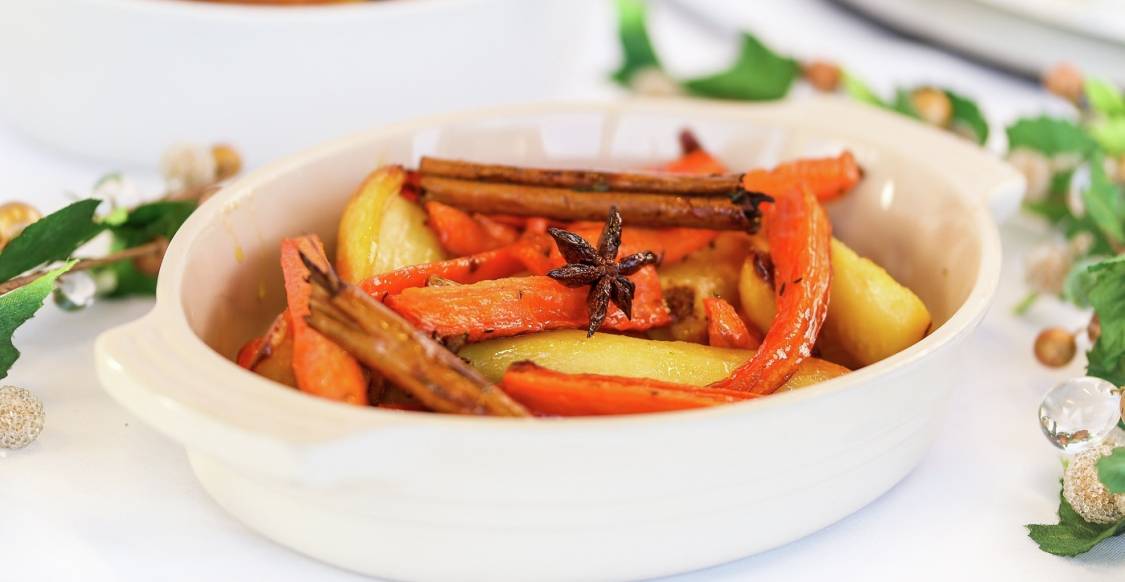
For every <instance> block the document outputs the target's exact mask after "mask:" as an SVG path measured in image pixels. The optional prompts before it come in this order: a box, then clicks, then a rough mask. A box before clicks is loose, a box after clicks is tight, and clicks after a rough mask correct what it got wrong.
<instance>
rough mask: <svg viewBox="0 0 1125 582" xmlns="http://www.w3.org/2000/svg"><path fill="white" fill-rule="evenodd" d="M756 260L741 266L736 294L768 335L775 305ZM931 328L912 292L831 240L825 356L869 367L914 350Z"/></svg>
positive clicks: (822, 339) (822, 350)
mask: <svg viewBox="0 0 1125 582" xmlns="http://www.w3.org/2000/svg"><path fill="white" fill-rule="evenodd" d="M755 260H756V258H755V256H754V255H751V256H750V257H748V258H747V260H746V261H745V262H744V263H743V265H742V273H741V275H740V277H739V287H738V292H739V296H740V297H741V299H742V310H743V314H744V315H745V316H746V318H747V319H749V320H750V321H751V322H753V323H754V324H755V325H757V326H759V327H761V328H762V330H763V331H764V330H766V329H768V328H769V324H770V323H771V322H772V321H773V318H774V315H775V313H776V311H777V307H776V305H775V303H774V296H773V286H772V284H771V283H770V282H768V281H766V280H765V277H764V276H763V269H762V268H761V266H760V265H759V266H756V265H755ZM758 260H760V258H759V259H758ZM929 327H930V312H929V311H928V310H927V309H926V305H925V304H924V303H922V300H921V299H919V298H918V296H917V295H915V294H914V292H913V291H911V290H910V289H908V288H907V287H905V286H904V285H902V284H901V283H899V282H898V281H895V279H894V277H891V275H890V274H889V273H887V271H886V270H884V269H883V268H882V267H880V266H879V265H877V264H875V262H873V261H871V260H869V259H865V258H863V257H861V256H859V255H857V254H856V253H855V251H853V250H851V249H850V248H848V246H847V245H845V244H844V243H842V242H840V241H839V240H836V239H832V294H831V296H830V299H829V303H828V319H827V320H826V321H825V322H824V329H823V330H822V331H821V334H820V338H819V340H818V341H817V348H818V349H819V350H820V354H821V356H822V357H824V358H825V359H828V360H831V361H833V362H837V363H840V364H843V365H845V366H848V367H851V368H856V367H861V366H866V365H868V364H873V363H875V362H878V361H879V360H882V359H883V358H886V357H887V356H890V355H892V354H895V353H898V352H900V351H902V350H904V349H906V348H908V347H910V346H911V345H913V344H914V342H917V341H918V340H920V339H922V338H923V337H924V336H925V335H926V332H927V331H928V330H929Z"/></svg>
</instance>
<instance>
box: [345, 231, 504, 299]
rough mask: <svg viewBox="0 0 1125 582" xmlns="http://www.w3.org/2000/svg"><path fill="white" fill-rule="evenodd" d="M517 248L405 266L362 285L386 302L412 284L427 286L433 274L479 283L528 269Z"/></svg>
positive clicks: (451, 279)
mask: <svg viewBox="0 0 1125 582" xmlns="http://www.w3.org/2000/svg"><path fill="white" fill-rule="evenodd" d="M515 251H516V247H515V246H513V245H509V246H506V247H502V248H499V249H495V250H491V251H487V252H483V253H480V254H476V255H471V256H467V257H458V258H456V259H450V260H448V261H438V262H436V263H425V264H422V265H413V266H410V267H403V268H402V269H397V270H394V271H391V272H389V273H383V274H381V275H375V276H374V277H372V278H370V279H368V280H366V281H364V282H362V283H361V284H360V288H361V289H363V290H364V291H365V292H367V294H368V295H371V296H372V297H374V298H375V299H378V300H379V301H382V300H384V299H386V297H387V295H389V294H394V293H399V292H401V291H403V290H404V289H409V288H410V287H424V286H425V285H426V282H427V281H429V280H430V277H441V278H442V279H448V280H450V281H453V282H455V283H476V282H477V281H485V280H488V279H499V278H501V277H507V276H509V275H514V274H516V273H518V272H520V271H523V270H524V269H525V267H524V264H523V262H522V261H521V260H520V258H519V257H518V256H517V255H516V254H515Z"/></svg>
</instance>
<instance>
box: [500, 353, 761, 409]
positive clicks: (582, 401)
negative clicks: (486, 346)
mask: <svg viewBox="0 0 1125 582" xmlns="http://www.w3.org/2000/svg"><path fill="white" fill-rule="evenodd" d="M500 388H501V389H503V390H504V392H507V393H508V396H511V397H512V399H513V400H515V401H517V402H519V403H520V404H523V405H524V406H525V407H527V409H528V410H530V411H531V412H532V413H534V414H536V415H539V416H593V415H603V414H637V413H644V412H663V411H669V410H685V409H689V408H702V407H706V406H716V405H719V404H729V403H731V402H739V401H742V400H749V399H751V398H754V397H756V396H757V395H756V394H752V393H750V392H744V391H741V390H723V389H718V388H705V387H700V386H689V385H686V384H673V383H670V382H662V381H660V380H652V379H649V378H626V377H623V376H603V375H600V374H564V373H562V372H555V371H553V370H548V369H546V368H542V367H540V366H537V365H535V364H534V363H532V362H528V361H523V362H516V363H514V364H512V365H511V366H509V367H508V370H507V371H506V372H505V373H504V377H503V378H502V379H501V380H500Z"/></svg>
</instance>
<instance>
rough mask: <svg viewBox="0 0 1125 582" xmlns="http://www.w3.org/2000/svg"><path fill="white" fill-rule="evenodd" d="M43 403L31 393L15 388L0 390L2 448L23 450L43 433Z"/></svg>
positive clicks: (44, 415)
mask: <svg viewBox="0 0 1125 582" xmlns="http://www.w3.org/2000/svg"><path fill="white" fill-rule="evenodd" d="M45 418H46V413H45V412H44V410H43V403H42V402H40V401H39V399H38V398H36V397H35V395H34V394H32V393H31V392H30V391H28V390H25V389H23V388H17V387H15V386H4V387H2V388H0V448H2V449H22V448H24V447H26V446H27V445H29V444H31V443H32V442H33V441H34V440H35V439H36V438H37V437H38V436H39V433H40V432H42V431H43V421H44V419H45Z"/></svg>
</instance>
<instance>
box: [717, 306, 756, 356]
mask: <svg viewBox="0 0 1125 582" xmlns="http://www.w3.org/2000/svg"><path fill="white" fill-rule="evenodd" d="M703 308H704V309H705V310H706V311H707V342H708V343H709V344H711V345H712V346H714V347H717V348H738V349H742V350H752V349H754V348H757V347H758V346H759V345H761V343H762V340H761V338H759V337H757V336H755V335H754V334H752V333H751V332H750V328H748V327H746V322H744V321H742V318H741V317H739V315H738V312H737V311H735V309H734V306H733V305H731V304H730V303H727V301H726V300H725V299H722V298H721V297H708V298H706V299H704V300H703Z"/></svg>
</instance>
